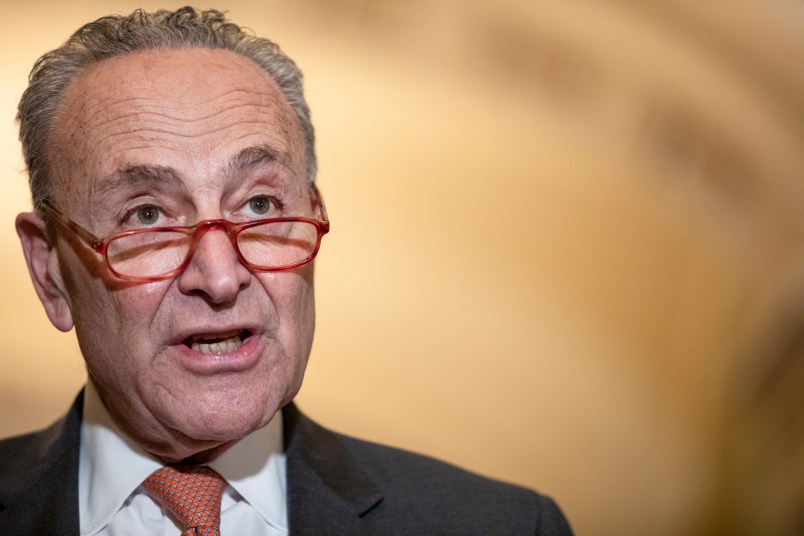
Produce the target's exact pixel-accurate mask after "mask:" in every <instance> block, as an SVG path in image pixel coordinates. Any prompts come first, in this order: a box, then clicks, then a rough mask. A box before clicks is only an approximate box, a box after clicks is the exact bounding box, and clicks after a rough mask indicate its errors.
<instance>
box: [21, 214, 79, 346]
mask: <svg viewBox="0 0 804 536" xmlns="http://www.w3.org/2000/svg"><path fill="white" fill-rule="evenodd" d="M16 227H17V235H19V237H20V242H21V243H22V251H23V253H24V254H25V262H26V263H27V264H28V273H29V274H30V275H31V281H32V282H33V285H34V289H35V290H36V294H37V295H38V296H39V300H40V301H41V302H42V305H44V306H45V312H46V313H47V317H48V318H49V319H50V322H51V323H52V324H53V325H54V326H56V328H58V329H60V330H61V331H70V329H72V327H73V315H72V311H71V310H70V303H69V301H68V299H67V298H68V296H67V292H66V290H65V287H64V281H63V279H62V277H61V268H60V266H59V258H58V252H57V251H56V247H55V245H53V244H51V243H50V240H49V238H48V232H47V226H46V225H45V222H44V221H42V218H40V217H39V216H37V215H36V214H34V213H32V212H23V213H21V214H18V215H17V220H16Z"/></svg>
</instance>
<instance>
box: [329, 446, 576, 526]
mask: <svg viewBox="0 0 804 536" xmlns="http://www.w3.org/2000/svg"><path fill="white" fill-rule="evenodd" d="M336 435H337V436H338V437H339V438H340V440H341V441H342V442H343V445H344V446H345V448H346V450H347V451H348V452H349V453H350V455H351V456H352V457H353V458H354V460H355V461H356V462H357V464H358V465H359V466H360V467H361V470H362V471H363V472H364V473H365V474H366V475H367V476H368V477H369V478H371V479H373V480H375V481H376V482H381V483H382V487H383V489H384V491H385V494H386V495H385V500H384V501H383V502H382V503H381V504H380V505H379V506H378V508H379V509H386V510H388V509H393V510H398V512H394V513H392V515H393V516H394V517H397V516H399V517H400V518H402V519H405V518H408V519H410V518H411V517H412V516H413V513H416V512H421V513H424V512H431V513H432V512H439V513H440V515H439V516H437V517H431V516H430V515H428V516H427V518H426V519H425V518H424V517H422V518H420V519H417V520H416V526H418V527H419V528H425V527H429V530H430V531H431V532H430V533H433V534H442V533H444V534H446V533H449V532H448V531H446V532H445V530H443V529H444V527H457V526H464V527H466V526H467V521H469V520H473V519H474V520H477V523H478V524H479V526H484V527H495V531H496V532H497V533H499V534H554V535H565V534H572V532H571V530H570V528H569V525H568V523H567V521H566V519H565V518H564V515H563V514H562V512H561V510H560V509H559V507H558V506H557V505H556V503H555V502H554V501H553V500H552V499H551V498H550V497H548V496H546V495H542V494H540V493H538V492H536V491H533V490H531V489H527V488H524V487H521V486H517V485H514V484H510V483H506V482H502V481H499V480H495V479H491V478H488V477H485V476H482V475H479V474H477V473H474V472H471V471H468V470H465V469H463V468H460V467H458V466H456V465H453V464H451V463H447V462H444V461H441V460H438V459H435V458H432V457H429V456H425V455H422V454H417V453H414V452H410V451H407V450H403V449H399V448H394V447H389V446H385V445H380V444H377V443H373V442H370V441H364V440H361V439H356V438H353V437H349V436H345V435H343V434H336Z"/></svg>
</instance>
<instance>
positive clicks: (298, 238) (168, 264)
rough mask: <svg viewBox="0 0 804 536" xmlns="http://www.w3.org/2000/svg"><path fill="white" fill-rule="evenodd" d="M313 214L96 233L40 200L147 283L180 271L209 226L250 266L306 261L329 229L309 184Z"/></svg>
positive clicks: (267, 268)
mask: <svg viewBox="0 0 804 536" xmlns="http://www.w3.org/2000/svg"><path fill="white" fill-rule="evenodd" d="M312 195H313V196H314V199H315V200H317V201H318V205H319V207H320V209H319V218H318V219H313V218H304V217H286V218H268V219H262V220H252V221H247V222H243V223H233V222H230V221H228V220H224V219H216V220H204V221H200V222H198V223H196V224H195V225H190V226H182V227H153V228H150V229H136V230H132V231H123V232H121V233H115V234H113V235H111V236H108V237H106V238H98V237H97V236H95V235H94V234H92V233H90V232H89V231H88V230H86V229H84V228H83V227H81V226H80V225H78V224H77V223H75V222H74V221H72V220H71V219H70V218H68V217H66V216H65V215H63V214H62V213H61V212H59V211H58V210H57V209H56V208H55V207H54V206H53V205H51V204H50V203H48V202H47V201H44V202H42V204H41V205H40V206H41V207H42V208H43V209H44V210H45V211H46V212H47V213H48V214H50V215H51V216H53V219H54V221H55V222H56V223H58V224H59V225H60V226H61V227H63V228H64V229H66V230H68V231H70V232H72V233H73V234H75V235H76V236H77V237H78V238H80V239H81V240H82V241H83V242H84V243H86V244H87V245H88V246H89V247H90V248H91V249H92V250H94V251H95V252H97V253H98V254H100V255H101V256H102V257H103V259H104V260H105V261H106V266H107V267H108V268H109V271H110V272H111V273H112V274H113V275H114V276H115V277H117V278H119V279H124V280H126V281H133V282H139V283H151V282H154V281H161V280H163V279H169V278H171V277H176V276H178V275H179V274H181V273H182V272H183V271H184V270H185V269H186V268H187V266H188V265H189V264H190V261H191V259H192V257H193V254H194V253H195V250H196V248H197V247H198V244H199V242H200V241H201V238H202V237H203V236H204V234H206V233H207V232H209V231H217V230H220V231H224V232H225V233H226V235H227V236H228V237H229V240H230V242H231V243H232V247H233V248H234V251H235V253H236V254H237V258H238V260H239V261H240V262H241V263H242V264H243V266H245V267H246V268H248V269H249V270H251V271H253V272H280V271H283V270H292V269H293V268H297V267H299V266H302V265H304V264H307V263H308V262H310V261H312V260H313V259H314V258H315V256H316V254H318V249H319V248H320V246H321V238H322V237H323V236H324V235H325V234H327V233H328V232H329V228H330V225H329V219H328V218H327V211H326V208H325V207H324V201H323V199H322V198H321V195H320V194H319V193H318V190H317V189H316V187H315V186H312Z"/></svg>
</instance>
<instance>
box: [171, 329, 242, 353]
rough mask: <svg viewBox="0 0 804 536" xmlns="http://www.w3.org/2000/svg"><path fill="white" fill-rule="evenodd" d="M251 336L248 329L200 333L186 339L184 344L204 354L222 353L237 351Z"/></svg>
mask: <svg viewBox="0 0 804 536" xmlns="http://www.w3.org/2000/svg"><path fill="white" fill-rule="evenodd" d="M249 337H251V332H249V331H248V330H240V331H232V332H229V333H215V334H206V333H202V334H198V335H191V336H190V337H187V338H186V339H184V341H183V342H184V346H186V347H187V348H190V349H191V350H193V351H194V352H200V353H202V354H212V355H222V354H230V353H232V352H236V351H237V350H238V348H240V347H241V346H243V342H244V341H245V340H246V339H248V338H249Z"/></svg>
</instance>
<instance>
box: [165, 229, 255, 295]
mask: <svg viewBox="0 0 804 536" xmlns="http://www.w3.org/2000/svg"><path fill="white" fill-rule="evenodd" d="M250 281H251V272H249V271H248V269H247V268H246V267H245V266H243V265H242V264H240V261H239V260H238V258H237V253H236V252H235V250H234V247H233V246H232V242H231V240H230V239H229V236H228V235H227V233H226V230H225V229H221V228H218V229H210V230H209V232H205V233H204V234H203V235H202V236H201V237H200V238H199V241H198V245H197V246H196V249H195V253H193V256H192V258H191V259H190V264H189V265H188V266H187V269H186V270H185V271H184V272H183V273H182V274H181V275H180V276H179V277H178V278H177V282H178V285H179V290H180V291H181V292H182V293H184V294H188V295H202V296H203V297H204V298H205V299H206V300H207V301H209V302H211V303H214V304H217V305H220V304H224V303H228V302H231V301H232V300H234V299H235V298H236V297H237V294H238V293H239V292H240V291H241V290H243V289H244V288H246V287H247V286H248V285H249V282H250Z"/></svg>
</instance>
